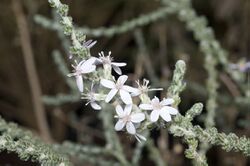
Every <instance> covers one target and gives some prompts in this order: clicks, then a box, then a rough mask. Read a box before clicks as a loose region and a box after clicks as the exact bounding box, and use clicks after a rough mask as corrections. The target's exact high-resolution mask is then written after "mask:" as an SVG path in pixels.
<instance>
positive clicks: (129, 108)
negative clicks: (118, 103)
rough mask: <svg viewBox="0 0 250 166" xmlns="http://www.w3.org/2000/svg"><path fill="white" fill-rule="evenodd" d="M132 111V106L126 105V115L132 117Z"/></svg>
mask: <svg viewBox="0 0 250 166" xmlns="http://www.w3.org/2000/svg"><path fill="white" fill-rule="evenodd" d="M131 111H132V104H129V105H126V106H125V108H124V114H125V115H130V113H131Z"/></svg>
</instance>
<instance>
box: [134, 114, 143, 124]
mask: <svg viewBox="0 0 250 166" xmlns="http://www.w3.org/2000/svg"><path fill="white" fill-rule="evenodd" d="M144 119H145V114H143V113H136V114H133V115H131V121H132V122H133V123H140V122H141V121H143V120H144Z"/></svg>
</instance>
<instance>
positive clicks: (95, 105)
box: [90, 102, 101, 110]
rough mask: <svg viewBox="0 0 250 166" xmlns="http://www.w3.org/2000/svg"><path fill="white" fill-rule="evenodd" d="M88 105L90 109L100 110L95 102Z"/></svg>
mask: <svg viewBox="0 0 250 166" xmlns="http://www.w3.org/2000/svg"><path fill="white" fill-rule="evenodd" d="M90 105H91V107H92V108H93V109H94V110H100V109H101V106H100V105H98V104H97V103H96V102H90Z"/></svg>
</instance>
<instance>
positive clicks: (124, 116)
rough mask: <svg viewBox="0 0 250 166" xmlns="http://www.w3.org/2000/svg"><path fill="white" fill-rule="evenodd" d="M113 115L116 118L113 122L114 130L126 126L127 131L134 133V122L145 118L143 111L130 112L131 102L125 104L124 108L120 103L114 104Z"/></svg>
mask: <svg viewBox="0 0 250 166" xmlns="http://www.w3.org/2000/svg"><path fill="white" fill-rule="evenodd" d="M115 110H116V113H117V115H116V116H115V117H116V118H118V121H117V122H116V124H115V130H116V131H120V130H122V129H123V128H124V127H125V126H126V130H127V132H128V133H130V134H132V135H135V134H136V128H135V125H134V123H140V122H142V121H143V120H144V119H145V115H144V114H143V113H131V110H132V104H130V105H126V106H125V108H124V110H123V109H122V107H121V106H120V105H117V106H116V109H115Z"/></svg>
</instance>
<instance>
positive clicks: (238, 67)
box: [229, 60, 250, 72]
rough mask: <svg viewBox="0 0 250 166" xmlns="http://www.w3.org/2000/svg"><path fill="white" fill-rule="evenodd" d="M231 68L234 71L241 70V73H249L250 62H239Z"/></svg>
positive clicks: (231, 65)
mask: <svg viewBox="0 0 250 166" xmlns="http://www.w3.org/2000/svg"><path fill="white" fill-rule="evenodd" d="M229 67H230V68H231V69H233V70H239V71H240V72H247V71H248V70H250V62H245V61H243V60H242V61H239V62H238V63H236V64H234V63H233V64H230V65H229Z"/></svg>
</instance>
